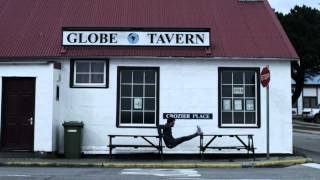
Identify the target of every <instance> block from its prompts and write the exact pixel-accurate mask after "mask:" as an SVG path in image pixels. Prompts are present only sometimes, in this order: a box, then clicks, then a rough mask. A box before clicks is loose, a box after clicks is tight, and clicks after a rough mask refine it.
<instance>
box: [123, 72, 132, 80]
mask: <svg viewBox="0 0 320 180" xmlns="http://www.w3.org/2000/svg"><path fill="white" fill-rule="evenodd" d="M131 82H132V72H131V71H121V83H131Z"/></svg>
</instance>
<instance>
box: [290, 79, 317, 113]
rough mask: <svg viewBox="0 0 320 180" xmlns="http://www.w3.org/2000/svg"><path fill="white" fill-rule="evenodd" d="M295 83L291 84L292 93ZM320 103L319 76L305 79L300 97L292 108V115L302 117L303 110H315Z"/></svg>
mask: <svg viewBox="0 0 320 180" xmlns="http://www.w3.org/2000/svg"><path fill="white" fill-rule="evenodd" d="M294 88H295V82H294V81H293V82H292V91H293V90H294ZM319 103H320V75H314V76H312V77H309V78H306V80H305V82H304V87H303V90H302V92H301V95H300V97H299V99H298V101H297V103H295V104H294V105H293V107H292V113H293V115H302V111H303V109H304V108H315V107H317V106H318V104H319Z"/></svg>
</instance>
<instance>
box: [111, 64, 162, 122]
mask: <svg viewBox="0 0 320 180" xmlns="http://www.w3.org/2000/svg"><path fill="white" fill-rule="evenodd" d="M158 89H159V68H152V67H148V68H143V67H118V103H117V108H118V111H117V125H118V127H156V125H157V123H158V107H159V92H158Z"/></svg>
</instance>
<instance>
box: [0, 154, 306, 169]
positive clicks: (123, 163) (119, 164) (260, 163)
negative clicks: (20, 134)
mask: <svg viewBox="0 0 320 180" xmlns="http://www.w3.org/2000/svg"><path fill="white" fill-rule="evenodd" d="M311 161H312V160H311V159H309V158H304V157H300V156H281V157H271V159H269V160H267V159H266V158H264V157H259V158H257V159H256V161H253V160H252V159H247V158H244V159H233V160H232V161H230V160H228V159H219V160H213V159H209V160H204V161H202V160H198V159H192V160H177V159H169V160H158V159H156V160H126V159H114V160H109V159H107V158H82V159H62V158H55V159H46V158H0V166H23V167H100V168H101V167H103V168H254V167H287V166H291V165H296V164H303V163H308V162H311Z"/></svg>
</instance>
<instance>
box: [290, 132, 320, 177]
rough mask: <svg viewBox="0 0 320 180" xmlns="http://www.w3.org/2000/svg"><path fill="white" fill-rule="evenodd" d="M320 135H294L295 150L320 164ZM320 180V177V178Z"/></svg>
mask: <svg viewBox="0 0 320 180" xmlns="http://www.w3.org/2000/svg"><path fill="white" fill-rule="evenodd" d="M319 143H320V134H311V133H305V132H304V133H300V132H299V133H298V132H294V133H293V145H294V149H295V150H296V151H298V152H300V153H303V154H305V155H306V156H308V157H310V158H312V159H313V160H314V161H315V162H317V163H320V144H319ZM319 179H320V177H319Z"/></svg>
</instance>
